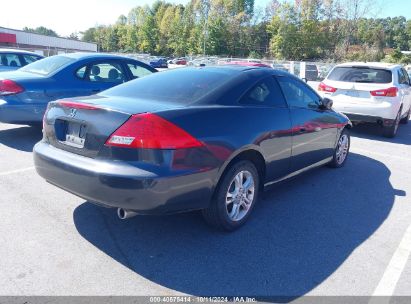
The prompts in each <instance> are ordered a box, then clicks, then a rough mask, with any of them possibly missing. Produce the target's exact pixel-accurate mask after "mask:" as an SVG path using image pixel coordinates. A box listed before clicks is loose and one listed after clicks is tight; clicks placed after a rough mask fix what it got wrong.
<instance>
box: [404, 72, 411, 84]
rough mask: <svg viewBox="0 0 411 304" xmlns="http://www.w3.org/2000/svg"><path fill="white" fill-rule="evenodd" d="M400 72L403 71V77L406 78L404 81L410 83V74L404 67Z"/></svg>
mask: <svg viewBox="0 0 411 304" xmlns="http://www.w3.org/2000/svg"><path fill="white" fill-rule="evenodd" d="M402 72H403V73H404V76H405V78H406V81H407V82H406V84H408V85H411V83H410V75H408V73H407V71H406V70H404V69H402Z"/></svg>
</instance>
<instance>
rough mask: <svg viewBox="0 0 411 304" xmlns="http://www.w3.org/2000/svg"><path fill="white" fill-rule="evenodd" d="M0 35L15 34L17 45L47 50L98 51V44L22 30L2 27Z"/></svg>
mask: <svg viewBox="0 0 411 304" xmlns="http://www.w3.org/2000/svg"><path fill="white" fill-rule="evenodd" d="M0 33H6V34H13V35H15V36H16V44H24V45H32V46H42V47H47V48H56V49H68V50H78V51H90V52H96V51H97V44H95V43H90V42H84V41H79V40H74V39H68V38H61V37H52V36H46V35H40V34H36V33H30V32H25V31H21V30H15V29H10V28H6V27H0Z"/></svg>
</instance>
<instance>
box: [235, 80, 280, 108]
mask: <svg viewBox="0 0 411 304" xmlns="http://www.w3.org/2000/svg"><path fill="white" fill-rule="evenodd" d="M240 103H241V104H249V105H262V106H276V107H283V108H284V107H287V104H286V102H285V100H284V97H283V95H282V94H281V89H280V87H279V86H278V84H277V82H276V81H275V80H274V79H273V78H272V77H268V78H266V79H264V80H263V81H261V82H259V83H257V84H256V85H255V86H254V87H253V88H252V89H251V90H250V91H248V92H247V93H246V94H245V95H244V96H243V97H242V98H241V100H240Z"/></svg>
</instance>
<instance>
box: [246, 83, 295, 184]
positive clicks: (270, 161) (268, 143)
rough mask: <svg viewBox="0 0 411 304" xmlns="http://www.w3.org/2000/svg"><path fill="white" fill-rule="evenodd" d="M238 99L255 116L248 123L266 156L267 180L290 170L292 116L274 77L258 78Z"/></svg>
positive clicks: (281, 175) (285, 173) (255, 142)
mask: <svg viewBox="0 0 411 304" xmlns="http://www.w3.org/2000/svg"><path fill="white" fill-rule="evenodd" d="M240 103H241V104H242V105H244V106H245V107H247V108H248V111H249V113H253V114H255V116H257V117H258V121H255V122H254V123H253V124H252V125H249V126H248V127H249V128H254V129H255V131H253V132H255V133H257V134H259V136H258V138H256V139H255V141H254V144H256V145H259V146H260V148H261V150H262V153H263V155H264V159H265V160H266V164H267V167H266V168H267V169H266V181H267V182H270V181H273V180H276V179H278V178H281V177H284V176H286V175H287V174H289V173H290V170H291V167H290V163H291V161H290V158H291V138H292V133H291V119H290V111H289V109H288V106H287V103H286V102H285V99H284V96H283V94H282V92H281V89H280V87H279V85H278V83H277V81H276V80H275V79H274V78H273V77H272V76H268V77H267V78H265V79H263V80H261V81H259V82H258V83H257V84H255V85H254V86H253V87H252V88H251V89H250V90H249V91H248V92H247V93H246V94H244V96H243V97H242V98H241V99H240Z"/></svg>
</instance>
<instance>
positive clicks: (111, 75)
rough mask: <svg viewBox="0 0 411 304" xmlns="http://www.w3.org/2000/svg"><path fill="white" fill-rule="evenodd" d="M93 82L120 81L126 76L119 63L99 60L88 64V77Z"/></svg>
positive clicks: (124, 79)
mask: <svg viewBox="0 0 411 304" xmlns="http://www.w3.org/2000/svg"><path fill="white" fill-rule="evenodd" d="M88 79H89V80H90V81H93V82H114V83H122V82H125V81H126V77H125V74H124V71H123V68H122V67H121V64H120V63H115V62H100V63H96V64H92V65H91V66H90V75H89V77H88Z"/></svg>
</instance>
